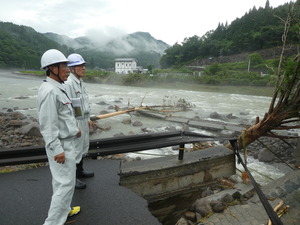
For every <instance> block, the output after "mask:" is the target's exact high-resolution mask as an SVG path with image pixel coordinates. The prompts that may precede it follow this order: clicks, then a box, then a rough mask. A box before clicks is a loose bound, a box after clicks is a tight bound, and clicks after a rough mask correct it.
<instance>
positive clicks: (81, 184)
mask: <svg viewBox="0 0 300 225" xmlns="http://www.w3.org/2000/svg"><path fill="white" fill-rule="evenodd" d="M85 188H86V184H85V183H84V182H82V181H81V180H78V179H76V184H75V189H85Z"/></svg>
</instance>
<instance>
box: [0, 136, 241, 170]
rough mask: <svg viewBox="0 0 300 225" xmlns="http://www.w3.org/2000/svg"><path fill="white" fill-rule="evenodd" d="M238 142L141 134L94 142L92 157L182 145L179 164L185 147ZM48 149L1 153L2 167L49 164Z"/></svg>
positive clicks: (28, 148) (0, 151)
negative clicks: (209, 142) (207, 142)
mask: <svg viewBox="0 0 300 225" xmlns="http://www.w3.org/2000/svg"><path fill="white" fill-rule="evenodd" d="M222 140H236V139H235V138H220V137H213V136H207V135H203V134H197V133H193V132H188V131H174V132H159V133H149V134H137V135H130V136H122V137H111V138H100V139H94V140H91V141H90V148H89V152H88V154H87V156H88V157H91V158H96V157H97V156H106V155H114V154H120V153H128V152H137V151H143V150H149V149H157V148H163V147H169V146H175V145H179V153H178V155H179V157H178V159H179V160H182V159H183V153H184V145H185V144H188V143H196V142H205V141H222ZM47 161H48V159H47V155H46V150H45V147H44V146H39V147H23V148H10V149H0V166H8V165H18V164H29V163H39V162H47Z"/></svg>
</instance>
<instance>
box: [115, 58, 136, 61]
mask: <svg viewBox="0 0 300 225" xmlns="http://www.w3.org/2000/svg"><path fill="white" fill-rule="evenodd" d="M132 61H136V62H137V59H136V58H117V59H115V62H132Z"/></svg>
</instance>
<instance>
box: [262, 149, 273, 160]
mask: <svg viewBox="0 0 300 225" xmlns="http://www.w3.org/2000/svg"><path fill="white" fill-rule="evenodd" d="M274 159H275V156H274V154H273V153H272V152H270V151H269V150H268V149H267V148H263V149H261V150H260V151H259V153H258V160H259V161H260V162H272V161H273V160H274Z"/></svg>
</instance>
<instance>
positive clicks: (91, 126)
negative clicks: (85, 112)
mask: <svg viewBox="0 0 300 225" xmlns="http://www.w3.org/2000/svg"><path fill="white" fill-rule="evenodd" d="M88 124H89V128H90V129H92V128H94V126H95V125H96V124H95V123H94V122H93V121H91V120H89V121H88Z"/></svg>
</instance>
